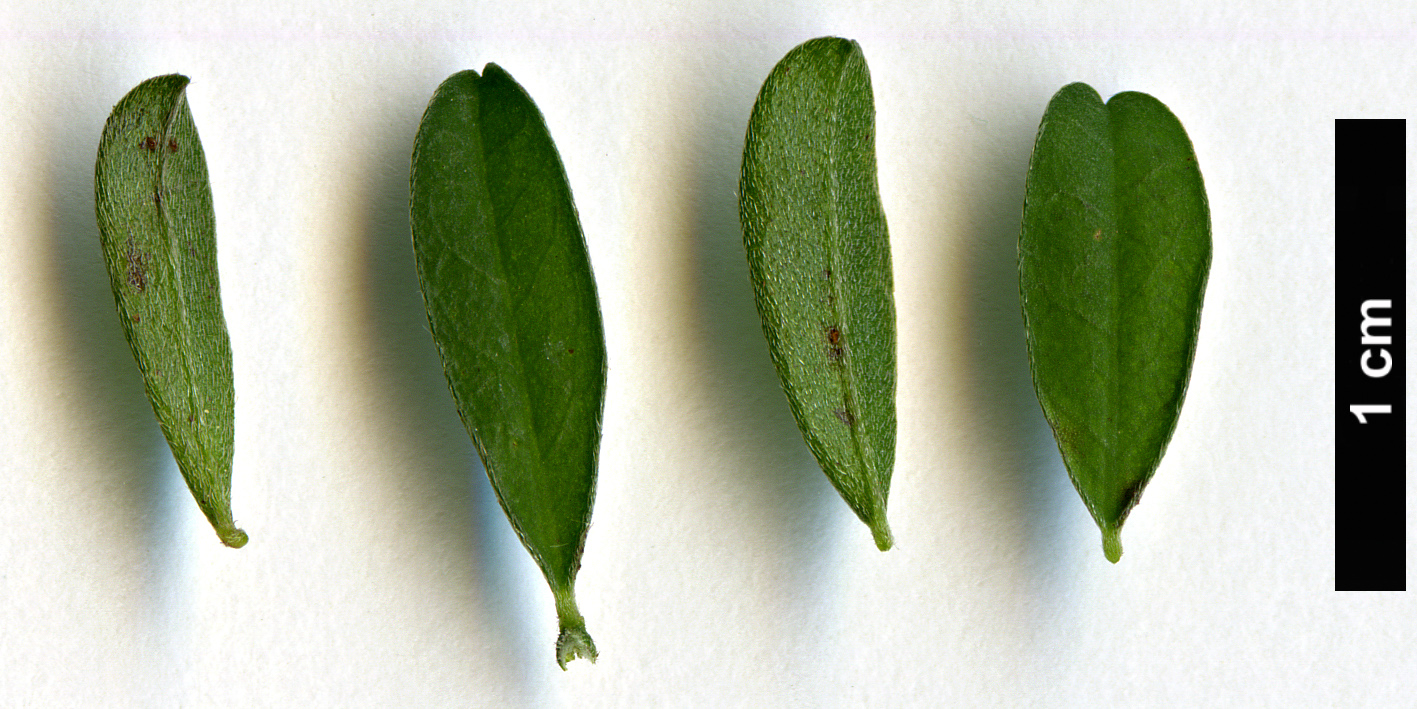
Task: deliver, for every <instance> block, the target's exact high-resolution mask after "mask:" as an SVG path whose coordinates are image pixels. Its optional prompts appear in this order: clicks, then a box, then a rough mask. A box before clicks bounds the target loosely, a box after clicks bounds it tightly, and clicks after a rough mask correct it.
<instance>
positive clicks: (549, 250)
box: [411, 64, 605, 668]
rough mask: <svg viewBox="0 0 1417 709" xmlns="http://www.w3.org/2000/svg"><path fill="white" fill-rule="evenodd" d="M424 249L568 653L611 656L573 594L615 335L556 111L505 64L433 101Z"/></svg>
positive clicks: (423, 186)
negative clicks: (550, 113) (550, 124)
mask: <svg viewBox="0 0 1417 709" xmlns="http://www.w3.org/2000/svg"><path fill="white" fill-rule="evenodd" d="M411 184H412V193H413V196H412V224H413V248H414V253H415V255H416V257H417V263H418V279H419V282H420V284H421V285H422V288H423V300H424V304H425V305H426V306H427V310H428V323H429V325H430V326H431V327H432V330H433V340H434V342H435V343H436V344H437V347H438V354H439V355H440V356H441V357H442V360H443V369H444V373H445V374H446V375H447V378H448V386H449V387H450V388H451V389H452V392H453V398H454V400H455V401H456V402H457V407H458V413H459V414H460V415H461V416H462V420H463V424H464V425H465V426H466V427H467V430H468V433H469V434H470V435H471V436H472V439H473V442H474V443H475V444H476V445H477V450H478V453H480V454H481V456H482V462H483V465H484V466H485V467H486V469H487V476H488V478H489V479H490V480H491V481H492V488H493V489H494V490H495V491H496V493H497V499H498V500H499V501H500V502H501V503H502V509H503V510H504V511H505V512H506V513H507V518H508V519H509V520H510V521H511V523H512V527H513V528H515V529H516V532H517V536H519V537H520V538H521V540H522V543H523V544H525V545H526V548H527V550H528V551H530V552H531V555H532V557H533V558H534V559H536V563H537V564H538V565H539V566H540V567H541V570H542V572H543V573H544V574H545V575H546V580H547V582H548V583H549V584H550V585H551V591H552V594H553V595H554V596H555V599H556V610H557V615H558V616H559V619H560V624H561V632H560V637H559V638H558V639H557V645H556V659H557V661H558V662H559V663H560V664H561V667H562V668H564V667H565V666H566V663H567V662H568V661H569V660H571V659H574V658H576V657H588V658H590V659H591V660H594V659H595V657H596V650H595V644H594V643H593V642H591V638H590V635H589V634H587V633H586V630H585V620H584V619H583V618H582V617H581V614H580V611H579V610H578V609H577V608H576V602H575V595H574V590H573V586H574V583H575V578H576V571H577V570H578V569H579V568H580V561H581V549H582V547H583V546H584V545H585V538H586V529H587V528H588V526H589V524H590V513H591V503H592V501H593V499H594V496H595V475H596V456H597V452H598V450H599V445H600V417H601V411H602V408H603V405H604V400H605V335H604V331H603V329H602V327H601V320H600V305H599V302H598V300H597V297H596V291H595V279H594V277H593V276H592V274H591V269H590V258H589V256H588V255H587V253H586V244H585V237H584V236H583V235H582V234H581V226H580V221H579V218H578V217H577V216H576V208H575V205H574V204H573V203H572V201H571V189H570V186H569V185H568V184H567V182H566V172H565V169H564V168H562V166H561V159H560V157H559V156H558V155H557V153H556V146H555V145H554V144H553V143H552V142H551V135H550V133H549V132H547V129H546V123H545V121H544V120H543V119H542V117H541V112H540V111H538V110H537V108H536V105H535V104H534V103H532V100H531V97H530V96H528V95H527V94H526V91H524V90H523V89H522V87H521V86H520V85H518V84H517V83H516V81H514V80H513V79H512V77H511V76H509V75H508V74H507V73H506V72H505V71H503V70H502V69H501V68H500V67H498V66H497V65H496V64H488V65H487V67H486V69H484V70H483V75H482V76H478V75H477V73H476V72H474V71H463V72H459V73H457V74H454V75H453V76H451V77H449V78H448V80H447V81H445V82H443V85H442V86H439V87H438V90H437V92H436V93H434V94H433V99H432V101H430V102H429V104H428V110H427V111H426V112H425V113H424V114H423V122H422V124H421V125H420V126H419V128H418V139H417V142H416V143H415V144H414V149H413V173H412V181H411Z"/></svg>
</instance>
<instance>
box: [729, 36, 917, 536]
mask: <svg viewBox="0 0 1417 709" xmlns="http://www.w3.org/2000/svg"><path fill="white" fill-rule="evenodd" d="M875 141H876V136H875V108H874V102H873V99H872V94H871V77H870V74H869V73H868V72H867V69H866V60H865V58H864V57H863V56H862V54H861V48H860V47H859V46H857V44H856V43H855V42H852V41H849V40H845V39H839V38H835V37H824V38H819V39H814V40H810V41H808V42H805V43H803V44H802V45H800V46H798V47H797V48H796V49H793V50H792V51H791V52H789V53H788V54H787V56H786V57H784V58H783V59H782V61H781V62H779V63H778V65H777V66H776V67H775V68H774V69H773V71H772V73H771V74H770V75H769V76H768V79H767V81H766V82H765V83H764V84H763V88H762V91H761V92H760V93H759V94H758V100H757V103H756V104H755V105H754V106H753V114H752V117H751V118H750V120H749V122H748V135H747V140H746V145H745V146H744V149H743V175H742V180H741V183H740V185H739V198H738V209H739V218H740V220H741V222H742V226H743V241H744V245H745V247H746V248H747V252H748V265H749V270H750V272H751V274H752V280H753V289H754V291H755V293H756V297H757V305H758V313H759V315H761V317H762V321H763V332H764V334H765V335H766V336H767V340H768V348H769V350H770V352H771V354H772V360H773V363H774V364H775V365H776V366H777V373H778V376H779V378H780V379H781V381H782V387H783V390H784V391H785V392H786V393H787V399H788V402H789V403H790V405H791V407H792V413H793V414H794V415H795V416H796V418H797V425H798V427H799V428H801V430H802V436H803V438H805V439H806V441H807V446H808V447H809V448H811V450H812V453H813V454H814V455H816V457H817V461H818V462H819V463H820V464H821V466H822V469H823V470H824V471H825V472H826V474H827V477H828V478H829V479H830V480H831V482H832V484H833V485H834V486H835V487H836V489H837V491H838V492H840V493H841V496H842V498H843V499H845V500H846V502H847V504H848V505H850V506H851V509H852V510H854V511H855V512H856V514H857V516H859V517H860V518H861V520H862V521H864V522H865V523H866V524H867V525H869V526H870V528H871V532H872V534H873V535H874V537H875V541H876V545H877V546H878V547H879V548H880V549H882V550H885V549H889V548H890V547H891V544H892V539H891V532H890V527H889V525H888V524H887V523H886V498H887V495H888V494H889V492H890V482H891V470H892V468H893V467H894V465H895V436H896V418H895V347H896V338H895V303H894V300H893V295H892V291H893V286H892V282H891V259H890V240H889V237H888V235H887V233H886V219H885V214H884V213H883V212H882V210H881V201H880V196H879V194H878V191H877V187H876V153H875Z"/></svg>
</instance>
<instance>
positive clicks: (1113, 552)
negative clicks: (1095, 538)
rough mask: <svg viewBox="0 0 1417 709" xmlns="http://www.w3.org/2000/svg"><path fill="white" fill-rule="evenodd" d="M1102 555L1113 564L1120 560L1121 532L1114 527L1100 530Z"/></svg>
mask: <svg viewBox="0 0 1417 709" xmlns="http://www.w3.org/2000/svg"><path fill="white" fill-rule="evenodd" d="M1102 553H1103V554H1105V555H1106V556H1107V560H1108V561H1110V562H1112V563H1114V564H1115V563H1117V562H1118V561H1121V560H1122V530H1120V529H1117V528H1115V527H1108V528H1104V529H1103V530H1102Z"/></svg>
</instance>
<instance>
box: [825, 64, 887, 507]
mask: <svg viewBox="0 0 1417 709" xmlns="http://www.w3.org/2000/svg"><path fill="white" fill-rule="evenodd" d="M854 51H855V49H854V48H853V49H852V51H849V52H848V53H847V55H846V57H845V59H844V60H843V61H842V63H841V66H840V68H839V69H838V70H837V72H836V80H835V82H834V83H833V84H832V88H831V96H830V105H831V107H832V113H831V120H830V122H829V124H828V126H829V131H830V135H829V137H828V140H827V175H828V180H827V185H828V200H827V210H828V213H829V215H830V217H829V219H828V223H829V224H830V227H831V233H830V234H829V235H828V239H827V240H826V241H827V244H826V246H827V249H826V250H827V253H828V255H829V257H830V258H831V264H832V273H833V274H837V275H835V276H834V277H832V278H830V279H827V282H828V284H829V285H828V287H829V288H831V290H832V294H831V295H832V297H831V301H830V302H831V310H832V316H833V319H834V320H835V321H836V327H837V328H838V330H839V331H840V332H841V334H842V339H843V340H845V341H846V343H847V347H845V348H843V349H844V350H845V352H844V354H843V356H842V357H841V359H840V361H839V363H838V364H839V368H838V378H839V379H840V381H841V388H842V391H843V392H844V393H843V397H842V399H843V401H842V404H843V405H844V406H845V410H846V413H847V416H849V417H850V421H851V423H850V425H848V426H847V429H848V430H849V431H850V435H851V443H852V447H853V448H854V449H855V452H856V459H857V462H858V464H859V465H860V466H861V469H862V472H863V473H865V478H866V482H867V484H868V485H870V486H871V489H872V492H874V493H876V494H877V495H879V494H881V490H880V485H879V483H878V480H877V479H878V477H879V476H878V475H877V474H876V472H877V471H875V470H874V469H873V467H872V465H871V459H870V458H868V457H867V451H866V447H867V446H866V444H865V442H863V441H862V437H861V428H862V427H863V426H864V425H865V421H864V420H863V419H862V417H861V415H860V406H859V405H858V404H857V391H856V370H855V367H854V362H855V356H854V352H853V350H854V347H853V346H852V343H853V342H854V340H853V339H852V334H853V333H851V332H850V331H848V330H847V329H846V322H847V319H846V317H845V316H846V309H847V305H848V303H847V298H845V297H843V296H844V294H845V289H844V288H843V287H842V285H841V277H840V275H841V274H844V273H846V271H844V270H843V269H842V257H841V241H842V238H843V237H842V229H841V219H840V214H839V209H838V205H839V203H840V199H839V195H840V193H841V189H840V177H839V174H838V172H837V168H836V162H837V153H838V145H839V141H838V137H839V135H838V133H839V130H840V127H841V124H840V119H841V100H840V96H841V89H842V85H843V84H844V83H845V81H846V74H847V67H848V65H849V64H850V62H851V57H852V54H853V53H854Z"/></svg>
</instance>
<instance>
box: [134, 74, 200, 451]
mask: <svg viewBox="0 0 1417 709" xmlns="http://www.w3.org/2000/svg"><path fill="white" fill-rule="evenodd" d="M186 101H187V87H186V86H183V87H182V88H181V89H178V90H177V95H176V96H175V97H174V100H173V102H172V109H171V110H170V112H169V113H168V115H167V117H166V118H165V119H164V121H163V129H162V137H161V139H160V140H159V141H158V147H157V184H156V185H155V186H154V189H155V194H156V195H157V199H158V210H157V212H158V228H159V229H160V230H161V233H162V240H163V243H164V244H166V246H167V249H166V253H165V254H164V255H165V257H166V259H167V265H168V272H169V273H171V274H172V279H173V286H174V290H175V292H176V296H177V304H178V308H177V312H178V316H179V323H180V327H179V328H178V331H179V336H180V337H181V338H182V346H181V347H179V348H177V356H178V361H179V362H181V365H182V381H183V383H184V384H185V385H186V387H187V405H188V406H189V407H191V408H190V415H191V416H192V417H193V420H192V421H184V420H183V417H182V415H181V412H180V411H179V412H174V413H176V414H177V423H178V425H179V426H180V425H183V424H186V425H187V427H188V429H189V430H190V431H191V432H192V441H193V444H194V445H195V446H196V448H197V454H198V455H197V457H198V459H199V460H201V461H202V465H207V464H208V463H209V461H210V460H211V456H210V450H209V448H208V446H207V441H206V439H205V437H203V436H202V435H200V431H201V428H202V427H201V425H199V424H200V423H201V420H202V419H203V412H204V411H205V407H204V406H203V405H202V397H201V392H200V391H198V388H197V383H196V379H195V377H194V376H193V374H192V359H191V355H190V353H191V352H195V351H196V348H195V345H194V341H193V340H194V338H193V333H192V324H191V318H190V308H189V307H188V303H189V300H190V294H189V293H188V292H187V279H186V278H185V277H184V269H183V268H182V254H181V245H180V244H178V243H177V242H178V239H177V238H176V234H178V233H180V231H179V230H177V229H175V228H174V227H173V225H172V214H171V206H170V205H169V204H168V197H169V195H167V194H166V190H164V189H163V188H164V187H165V186H166V184H167V162H168V160H169V155H170V154H169V153H168V152H167V151H165V150H164V149H163V147H164V146H166V145H167V143H168V140H170V139H172V138H173V132H174V131H175V130H176V125H177V120H178V117H179V116H181V114H182V106H183V105H184V104H185V103H186ZM141 198H142V197H141V196H140V199H141Z"/></svg>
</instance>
